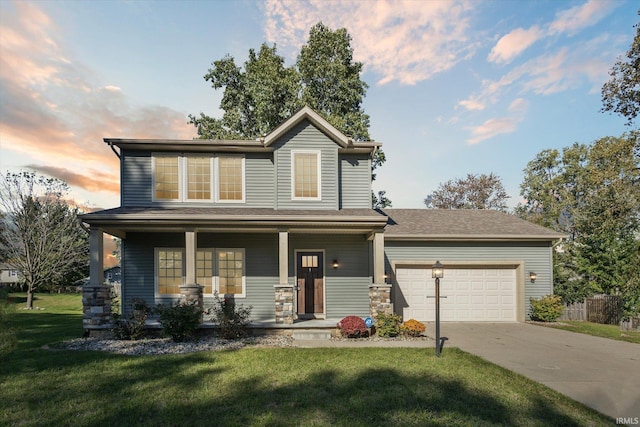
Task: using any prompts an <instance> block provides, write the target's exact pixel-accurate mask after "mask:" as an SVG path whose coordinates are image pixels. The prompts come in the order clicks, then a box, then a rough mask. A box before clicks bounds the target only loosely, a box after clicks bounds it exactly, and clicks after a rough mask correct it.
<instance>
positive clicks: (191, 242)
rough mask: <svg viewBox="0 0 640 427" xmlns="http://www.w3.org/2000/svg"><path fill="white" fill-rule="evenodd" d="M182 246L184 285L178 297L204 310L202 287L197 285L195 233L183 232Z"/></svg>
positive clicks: (196, 237)
mask: <svg viewBox="0 0 640 427" xmlns="http://www.w3.org/2000/svg"><path fill="white" fill-rule="evenodd" d="M184 246H185V248H184V253H185V283H184V285H182V286H180V296H181V297H182V300H183V301H184V302H187V303H195V304H196V305H197V306H198V307H200V309H204V297H203V295H202V288H203V287H202V286H200V285H198V283H197V281H198V278H197V274H196V262H197V259H198V258H197V254H198V236H197V233H196V232H195V231H185V233H184Z"/></svg>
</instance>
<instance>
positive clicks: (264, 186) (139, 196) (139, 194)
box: [121, 150, 275, 208]
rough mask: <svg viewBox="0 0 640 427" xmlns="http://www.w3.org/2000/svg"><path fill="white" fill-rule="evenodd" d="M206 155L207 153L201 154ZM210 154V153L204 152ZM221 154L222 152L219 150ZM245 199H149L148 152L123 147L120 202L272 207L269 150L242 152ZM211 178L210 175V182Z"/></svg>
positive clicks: (146, 204)
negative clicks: (197, 200)
mask: <svg viewBox="0 0 640 427" xmlns="http://www.w3.org/2000/svg"><path fill="white" fill-rule="evenodd" d="M204 155H207V154H204ZM208 155H211V156H212V155H213V154H208ZM221 155H222V154H221ZM244 156H245V191H246V194H245V202H244V203H215V202H213V201H212V202H209V203H193V202H191V203H189V202H155V203H154V202H153V201H152V193H153V188H152V186H153V167H152V160H151V153H149V152H140V151H131V150H125V151H123V152H122V163H121V167H122V171H121V176H122V178H121V181H122V185H121V205H122V206H151V205H154V204H155V205H174V206H175V205H176V204H179V205H180V206H187V205H188V206H215V207H238V206H244V207H250V208H273V207H274V206H275V168H274V166H273V156H272V154H270V153H269V154H261V153H246V154H245V155H244ZM215 185H217V183H216V182H215V175H214V186H215Z"/></svg>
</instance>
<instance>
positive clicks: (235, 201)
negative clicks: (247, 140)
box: [214, 154, 247, 204]
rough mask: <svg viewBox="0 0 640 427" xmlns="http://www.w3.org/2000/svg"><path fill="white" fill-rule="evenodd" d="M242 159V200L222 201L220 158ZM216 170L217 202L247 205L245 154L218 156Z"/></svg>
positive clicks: (215, 158)
mask: <svg viewBox="0 0 640 427" xmlns="http://www.w3.org/2000/svg"><path fill="white" fill-rule="evenodd" d="M223 157H224V158H232V157H235V158H240V159H242V162H241V163H242V165H241V168H242V199H240V200H222V199H220V158H223ZM214 168H215V176H216V179H215V201H216V203H225V204H227V203H231V204H238V203H245V201H246V198H247V189H246V183H247V179H246V174H245V155H244V154H224V155H216V156H215V157H214Z"/></svg>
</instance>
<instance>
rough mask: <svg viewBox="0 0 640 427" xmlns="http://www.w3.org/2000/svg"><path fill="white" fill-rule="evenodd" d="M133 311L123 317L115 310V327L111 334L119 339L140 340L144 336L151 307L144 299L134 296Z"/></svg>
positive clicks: (113, 315)
mask: <svg viewBox="0 0 640 427" xmlns="http://www.w3.org/2000/svg"><path fill="white" fill-rule="evenodd" d="M131 302H132V305H133V313H132V314H131V315H130V316H129V317H127V318H123V317H122V315H121V314H120V313H119V312H118V311H115V312H113V314H112V317H113V328H112V329H111V334H112V335H113V338H115V339H117V340H139V339H141V338H144V335H145V330H144V325H145V322H146V320H147V317H148V316H149V311H150V310H149V307H148V306H147V303H146V302H145V301H144V300H141V299H138V298H134V299H133V300H132V301H131Z"/></svg>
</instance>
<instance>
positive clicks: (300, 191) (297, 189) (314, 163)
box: [291, 150, 321, 200]
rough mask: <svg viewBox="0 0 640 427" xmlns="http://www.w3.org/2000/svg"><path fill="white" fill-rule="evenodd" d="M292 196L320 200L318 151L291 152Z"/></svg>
mask: <svg viewBox="0 0 640 427" xmlns="http://www.w3.org/2000/svg"><path fill="white" fill-rule="evenodd" d="M291 169H292V170H291V181H292V182H291V187H292V190H293V194H292V198H293V199H294V200H295V199H299V200H320V198H321V197H320V188H321V187H320V186H321V182H320V181H321V180H320V152H319V151H306V150H305V151H302V150H299V151H292V152H291Z"/></svg>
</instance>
